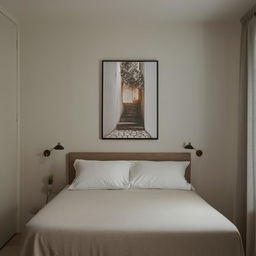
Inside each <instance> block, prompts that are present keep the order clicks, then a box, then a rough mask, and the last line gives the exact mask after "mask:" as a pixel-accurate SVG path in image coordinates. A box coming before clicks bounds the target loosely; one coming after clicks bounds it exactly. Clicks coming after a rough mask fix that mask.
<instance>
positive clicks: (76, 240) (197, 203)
mask: <svg viewBox="0 0 256 256" xmlns="http://www.w3.org/2000/svg"><path fill="white" fill-rule="evenodd" d="M26 228H27V230H26V235H25V241H24V247H23V254H22V255H23V256H48V255H51V256H78V255H79V256H188V255H189V256H242V255H243V249H242V243H241V238H240V235H239V233H238V231H237V229H236V227H235V226H234V225H233V224H232V223H231V222H230V221H229V220H227V219H226V218H225V217H224V216H223V215H221V214H220V213H219V212H218V211H216V210H215V209H214V208H212V207H211V206H210V205H209V204H207V203H206V202H205V201H204V200H203V199H202V198H201V197H200V196H198V195H197V194H196V193H195V192H192V191H182V190H153V189H148V190H85V191H68V190H66V189H64V190H63V191H62V192H61V193H60V194H59V195H57V196H56V197H55V199H53V200H52V201H51V202H50V203H49V204H48V205H47V206H46V207H44V208H43V209H42V210H41V211H40V212H39V213H38V214H37V215H36V216H34V218H33V219H32V220H31V221H30V222H29V223H28V224H27V227H26Z"/></svg>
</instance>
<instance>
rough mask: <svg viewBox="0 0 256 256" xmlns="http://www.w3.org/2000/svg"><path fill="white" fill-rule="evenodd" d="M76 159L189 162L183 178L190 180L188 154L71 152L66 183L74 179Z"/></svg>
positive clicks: (189, 159) (189, 157)
mask: <svg viewBox="0 0 256 256" xmlns="http://www.w3.org/2000/svg"><path fill="white" fill-rule="evenodd" d="M76 159H84V160H105V161H107V160H147V161H189V162H190V165H189V166H188V167H187V169H186V173H185V178H186V180H187V181H188V182H190V180H191V156H190V153H183V152H182V153H170V152H164V153H103V152H100V153H96V152H95V153H94V152H71V153H69V154H68V183H69V184H71V183H72V181H73V180H74V178H75V169H74V166H73V164H74V162H75V160H76Z"/></svg>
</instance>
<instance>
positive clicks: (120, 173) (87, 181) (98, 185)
mask: <svg viewBox="0 0 256 256" xmlns="http://www.w3.org/2000/svg"><path fill="white" fill-rule="evenodd" d="M130 166H131V162H128V161H93V160H80V159H77V160H75V162H74V168H75V170H76V178H75V180H74V181H73V182H72V184H71V185H70V186H69V189H70V190H83V189H125V188H129V168H130Z"/></svg>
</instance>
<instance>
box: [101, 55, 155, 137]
mask: <svg viewBox="0 0 256 256" xmlns="http://www.w3.org/2000/svg"><path fill="white" fill-rule="evenodd" d="M115 65H116V67H115ZM134 67H137V68H134ZM115 68H117V69H116V70H118V69H119V71H120V72H117V71H114V69H115ZM101 69H102V70H101V74H102V77H101V78H102V85H101V139H103V140H158V139H159V125H158V123H159V120H158V118H159V117H158V116H159V113H158V112H159V107H158V97H159V88H158V87H159V63H158V60H102V65H101ZM137 69H138V70H137ZM153 69H154V72H151V71H152V70H153ZM109 71H110V72H109ZM113 72H116V73H115V74H116V75H115V83H116V84H119V83H118V81H116V80H117V77H118V79H119V80H120V88H119V86H118V90H119V91H120V92H121V94H120V100H119V101H120V102H121V103H120V102H119V103H120V106H121V105H122V106H121V107H117V108H116V107H115V106H112V105H111V104H112V101H111V100H110V99H111V97H114V96H113V95H112V94H111V90H112V91H113V89H112V87H114V86H113V85H112V84H113V83H112V82H111V79H114V75H112V74H114V73H113ZM119 73H120V75H119ZM121 74H122V75H121ZM131 74H132V75H131ZM134 74H135V76H134ZM147 74H148V75H147ZM136 75H137V76H136ZM134 77H139V78H138V79H137V80H136V79H135V82H134V84H132V85H133V86H136V87H130V84H129V85H128V82H133V81H134V79H133V78H134ZM148 77H150V78H151V77H152V79H151V80H150V79H149V78H148ZM125 79H126V80H125ZM124 81H128V82H127V83H124ZM138 81H143V82H141V83H140V86H141V87H140V88H139V87H138ZM136 83H137V84H136ZM153 83H154V86H153ZM147 84H148V85H149V86H148V88H149V89H147V87H146V86H147ZM108 86H109V87H111V90H110V89H109V87H108ZM107 88H108V89H107ZM124 88H125V89H124ZM131 88H132V89H131ZM141 88H142V89H141ZM106 89H107V90H106ZM144 89H145V90H144ZM124 90H126V91H125V93H124ZM131 90H132V92H134V93H132V95H133V96H130V95H131ZM109 91H110V92H109ZM119 91H118V92H117V94H119V93H120V92H119ZM107 93H109V94H108V95H107ZM110 95H111V96H110ZM125 95H126V96H125ZM134 95H135V96H134ZM147 95H150V97H149V98H151V99H153V100H152V101H153V102H154V103H155V104H154V106H153V108H152V106H150V104H149V103H148V100H145V99H144V97H148V96H147ZM118 97H119V96H118ZM153 97H155V98H153ZM124 98H125V100H126V101H127V102H124ZM131 98H132V99H131ZM131 100H132V102H130V101H131ZM145 103H147V104H145ZM147 105H148V106H149V107H148V109H149V108H151V110H152V109H153V112H154V115H150V114H146V112H148V113H152V111H151V112H149V110H147ZM110 107H111V108H112V109H114V111H116V109H118V111H119V108H122V110H120V113H122V114H120V117H119V118H120V120H119V122H116V126H115V127H114V126H113V122H112V126H111V125H109V123H110V120H112V119H113V118H112V116H110V114H109V113H111V111H110V110H107V109H109V108H110ZM112 112H113V111H112ZM134 113H136V114H134ZM142 113H143V115H142ZM118 114H119V113H118ZM118 114H116V118H118ZM113 115H114V114H113ZM109 116H110V117H111V118H108V117H109ZM145 116H146V118H147V120H149V119H150V122H151V126H150V129H151V130H150V131H148V130H147V127H146V124H147V123H150V122H147V120H145ZM147 116H148V117H147ZM134 120H136V121H134ZM152 120H153V121H152ZM104 122H105V123H104ZM152 123H154V125H152ZM109 127H112V128H113V129H112V130H111V129H110V128H109ZM126 128H127V129H126ZM120 134H121V135H120Z"/></svg>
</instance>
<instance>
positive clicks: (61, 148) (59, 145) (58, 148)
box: [54, 142, 64, 150]
mask: <svg viewBox="0 0 256 256" xmlns="http://www.w3.org/2000/svg"><path fill="white" fill-rule="evenodd" d="M54 149H55V150H63V149H64V147H63V146H62V145H61V144H60V142H59V143H58V144H57V145H56V146H55V147H54Z"/></svg>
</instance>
